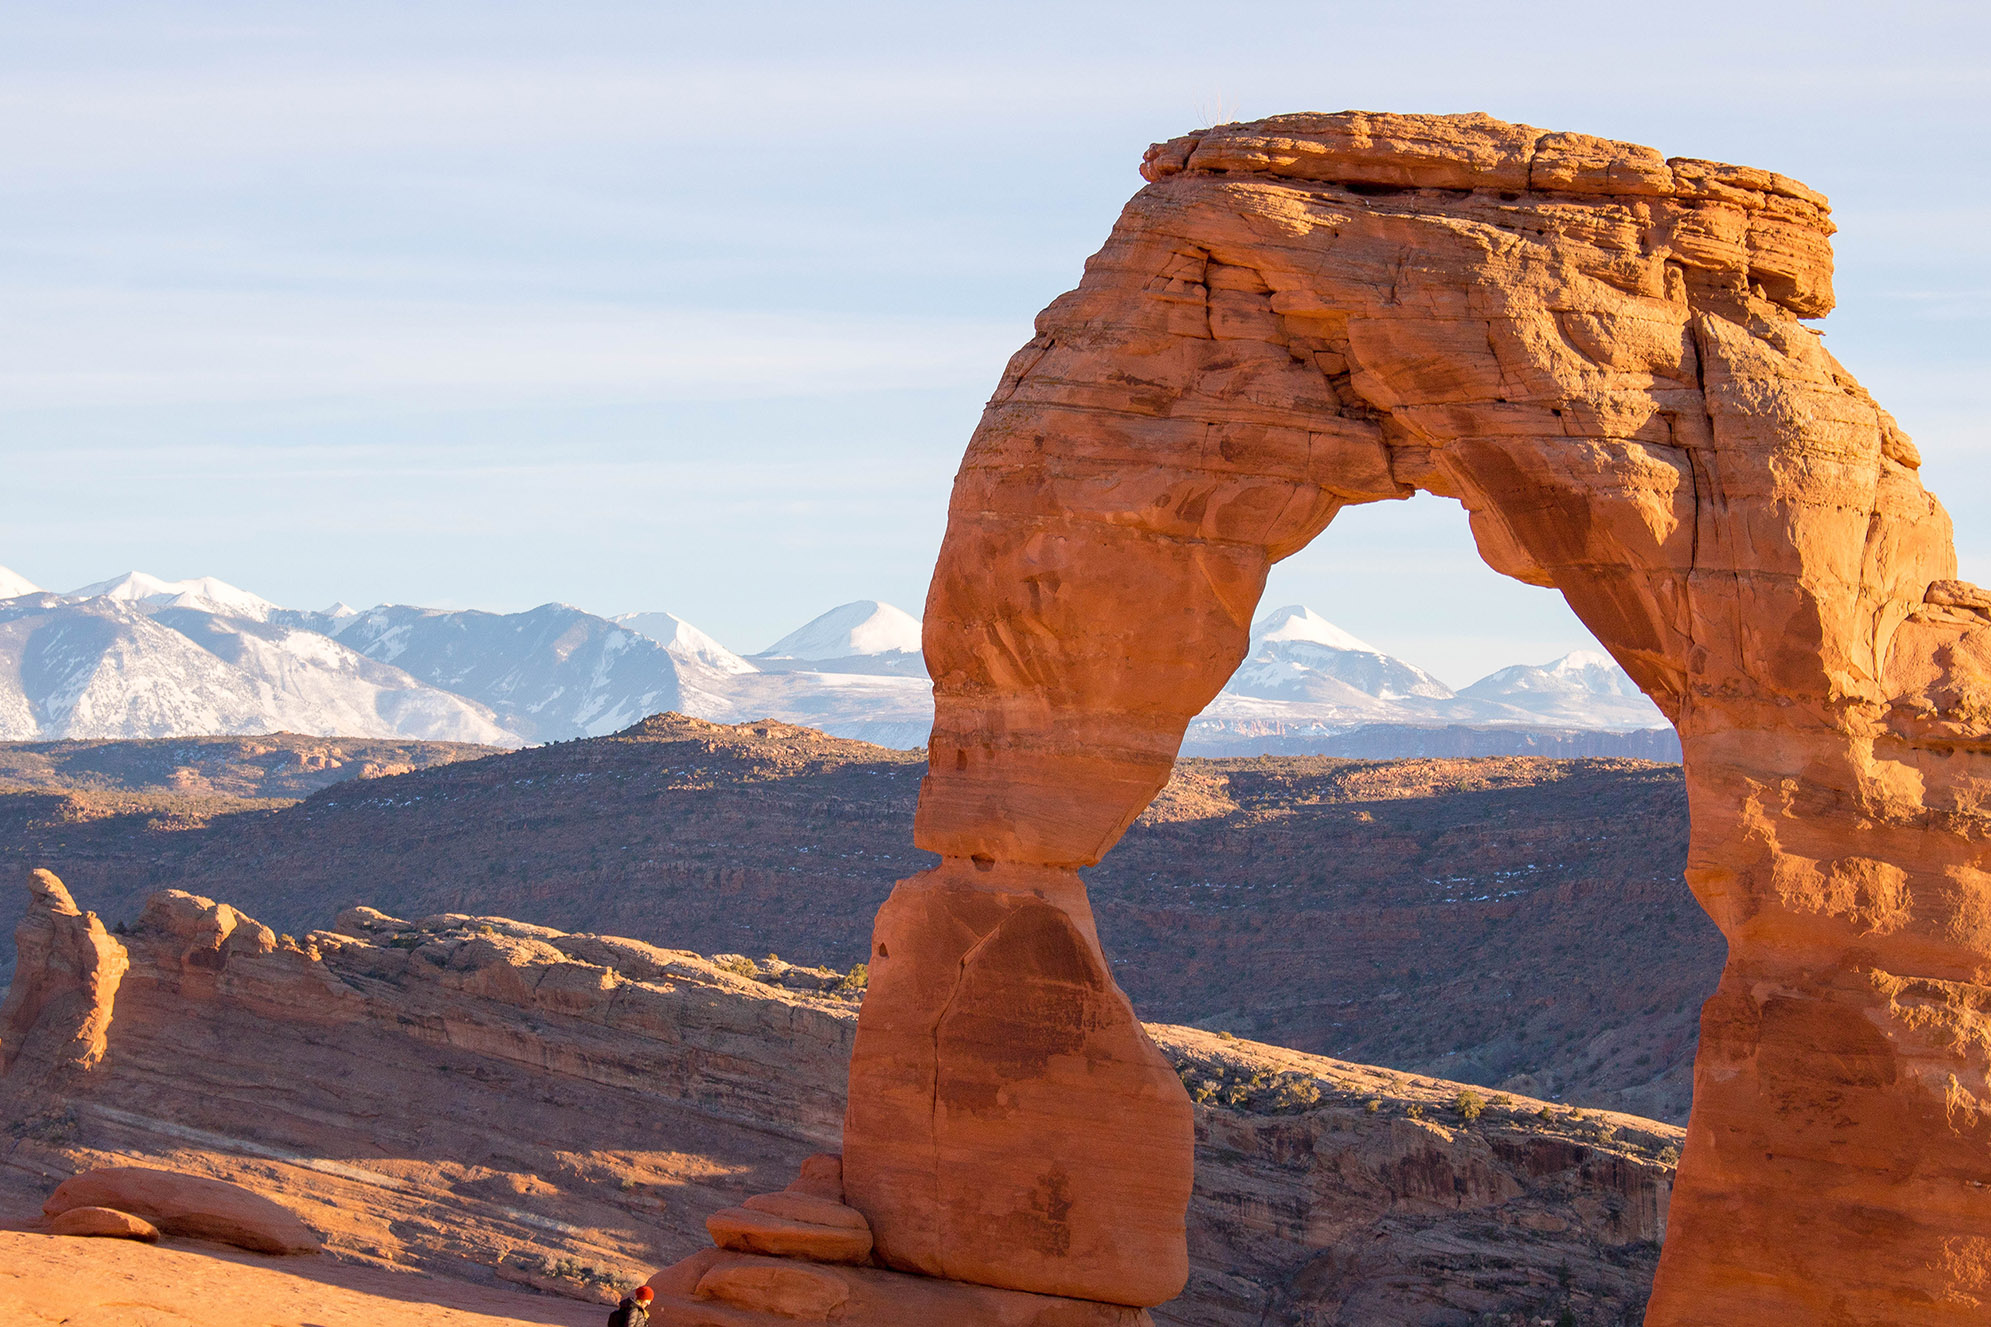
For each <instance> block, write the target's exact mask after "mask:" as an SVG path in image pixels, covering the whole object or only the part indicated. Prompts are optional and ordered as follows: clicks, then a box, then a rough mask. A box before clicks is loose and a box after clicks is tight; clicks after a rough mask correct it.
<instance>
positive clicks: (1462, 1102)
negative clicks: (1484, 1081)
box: [1452, 1088, 1486, 1124]
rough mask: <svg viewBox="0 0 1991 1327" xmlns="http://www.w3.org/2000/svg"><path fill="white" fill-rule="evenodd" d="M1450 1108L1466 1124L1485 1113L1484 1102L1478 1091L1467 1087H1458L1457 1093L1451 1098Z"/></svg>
mask: <svg viewBox="0 0 1991 1327" xmlns="http://www.w3.org/2000/svg"><path fill="white" fill-rule="evenodd" d="M1452 1109H1453V1110H1455V1111H1457V1112H1458V1113H1459V1118H1460V1119H1462V1120H1464V1121H1465V1122H1466V1123H1467V1124H1471V1123H1472V1122H1473V1121H1474V1120H1476V1119H1478V1118H1479V1117H1480V1116H1482V1115H1484V1114H1485V1113H1486V1102H1485V1101H1484V1100H1483V1099H1482V1098H1481V1097H1480V1095H1479V1093H1477V1092H1474V1091H1471V1090H1470V1089H1467V1088H1460V1089H1459V1095H1458V1096H1456V1097H1453V1098H1452Z"/></svg>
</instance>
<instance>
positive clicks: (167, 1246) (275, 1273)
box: [0, 1230, 608, 1327]
mask: <svg viewBox="0 0 1991 1327" xmlns="http://www.w3.org/2000/svg"><path fill="white" fill-rule="evenodd" d="M607 1316H608V1311H607V1310H606V1309H605V1308H599V1307H596V1306H593V1305H588V1304H582V1303H579V1302H576V1301H573V1300H565V1299H557V1298H553V1297H551V1296H545V1295H532V1294H524V1293H519V1292H515V1291H507V1290H495V1289H488V1288H485V1287H481V1286H472V1285H466V1284H464V1283H463V1282H460V1281H450V1280H445V1279H443V1278H441V1277H433V1276H417V1275H410V1274H408V1273H405V1272H389V1271H383V1270H381V1269H379V1268H374V1267H366V1266H363V1265H360V1264H357V1263H350V1262H340V1261H338V1260H337V1259H334V1258H327V1257H311V1258H272V1257H264V1256H261V1255H258V1254H253V1253H240V1252H237V1251H235V1250H232V1249H224V1248H220V1247H217V1246H215V1245H210V1244H196V1243H192V1242H190V1241H186V1240H171V1239H169V1240H164V1241H162V1242H161V1243H159V1244H158V1245H156V1246H155V1245H146V1244H138V1243H134V1242H132V1241H130V1240H118V1239H64V1238H60V1237H57V1236H53V1235H34V1234H27V1233H24V1232H20V1231H12V1230H0V1323H5V1324H6V1325H7V1327H56V1324H59V1323H68V1324H72V1325H74V1324H82V1323H99V1322H101V1323H106V1324H109V1323H117V1324H118V1327H499V1324H510V1323H517V1324H531V1325H532V1327H600V1324H601V1323H602V1321H603V1320H604V1319H606V1318H607Z"/></svg>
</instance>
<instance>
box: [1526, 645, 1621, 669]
mask: <svg viewBox="0 0 1991 1327" xmlns="http://www.w3.org/2000/svg"><path fill="white" fill-rule="evenodd" d="M1542 667H1543V668H1545V669H1547V670H1548V671H1549V672H1551V673H1564V674H1568V673H1586V672H1589V671H1590V670H1591V669H1593V668H1602V669H1605V670H1607V671H1609V672H1613V673H1615V672H1617V671H1618V661H1617V660H1616V659H1613V658H1612V657H1611V656H1610V655H1608V654H1605V653H1603V652H1601V651H1599V650H1571V651H1570V652H1569V653H1568V654H1565V655H1563V656H1562V658H1560V659H1556V660H1554V661H1552V662H1550V663H1545V664H1543V665H1542Z"/></svg>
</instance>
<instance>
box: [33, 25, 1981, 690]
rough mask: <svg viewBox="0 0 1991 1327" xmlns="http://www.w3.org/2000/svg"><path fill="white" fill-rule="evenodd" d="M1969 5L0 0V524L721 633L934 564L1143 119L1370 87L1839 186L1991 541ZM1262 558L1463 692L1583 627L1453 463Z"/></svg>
mask: <svg viewBox="0 0 1991 1327" xmlns="http://www.w3.org/2000/svg"><path fill="white" fill-rule="evenodd" d="M1979 8H1980V7H1979V6H1976V5H1962V4H1956V5H1933V4H1924V5H1917V4H1902V5H1893V6H1888V7H1882V6H1879V5H1833V4H1811V5H1798V4H1791V5H1752V4H1748V3H1725V4H1699V3H1684V4H1674V5H1669V6H1664V7H1660V8H1652V7H1631V6H1605V5H1595V4H1586V5H1575V4H1539V5H1527V4H1509V5H1503V6H1496V5H1485V4H1478V3H1475V4H1458V5H1452V4H1416V3H1403V4H1393V5H1379V4H1376V3H1374V2H1373V0H1370V3H1366V4H1360V5H1352V4H1350V5H1343V4H1316V5H1307V4H1296V3H1289V4H1279V5H1185V4H1171V3H1143V4H1138V5H1087V4H1082V3H1060V4H1045V5H1036V4H1004V5H1000V6H986V7H981V8H979V9H973V10H970V9H967V8H965V7H959V6H935V5H931V4H839V5H833V6H832V5H822V4H820V3H816V4H797V5H765V6H753V5H726V6H716V5H715V6H706V7H696V8H694V7H673V6H666V5H658V4H644V5H635V4H631V5H618V4H601V3H586V2H585V0H581V2H579V3H575V2H572V0H570V2H568V3H559V4H555V3H536V4H503V3H480V4H463V3H436V4H405V3H396V4H367V3H351V2H348V3H341V4H339V5H321V4H310V5H285V4H281V3H272V2H269V0H265V2H262V3H256V4H252V5H240V6H232V5H224V4H206V3H197V2H194V0H190V2H189V3H182V4H177V5H171V6H166V5H157V4H78V5H67V6H55V5H45V4H18V3H5V2H4V0H0V565H6V566H10V567H13V568H14V569H15V570H17V571H19V572H21V573H22V574H24V575H26V576H29V577H30V578H32V579H34V580H36V581H39V582H41V583H42V584H44V585H48V586H51V587H53V588H58V589H67V588H71V587H73V586H75V585H79V584H82V583H84V582H87V581H92V580H99V579H103V578H105V577H108V576H111V575H113V574H115V573H118V572H122V571H125V570H127V569H132V568H139V569H144V570H148V571H152V572H155V573H157V574H160V575H165V576H170V577H181V576H195V575H215V576H220V577H222V578H223V579H225V580H229V581H233V582H235V583H238V584H240V585H243V586H245V587H247V588H249V589H253V590H255V591H257V592H258V593H261V594H264V595H266V596H268V597H270V598H273V599H276V600H278V601H280V602H284V603H290V604H295V605H299V606H307V607H317V606H322V605H323V604H325V603H327V602H329V601H331V600H333V599H345V600H348V601H350V602H353V603H356V604H369V603H374V602H379V601H396V602H416V603H429V604H443V605H456V606H475V607H488V608H496V609H516V608H524V607H529V606H531V605H533V604H537V603H541V602H544V601H546V600H549V599H562V600H566V601H568V602H572V603H576V604H579V605H581V606H583V607H585V608H589V609H593V610H595V611H599V612H621V611H627V610H637V609H645V610H647V609H666V610H669V611H671V612H675V613H678V614H679V615H681V616H683V617H686V618H688V619H690V620H691V621H693V622H695V623H697V624H698V625H700V626H702V627H704V628H706V629H707V630H709V631H711V632H712V633H713V634H715V635H717V636H718V637H719V638H720V639H721V640H723V641H725V642H726V643H727V644H729V645H732V646H734V647H735V648H738V649H742V650H754V649H759V648H761V647H763V646H765V645H766V644H768V643H769V642H771V641H772V640H773V639H775V638H776V637H777V636H779V635H781V634H782V633H784V632H786V631H787V630H789V629H790V628H792V627H794V626H795V625H797V624H798V623H800V622H801V621H803V620H804V619H806V618H808V617H810V616H812V615H814V614H815V613H816V612H819V611H821V610H822V609H824V608H827V607H829V606H830V605H832V604H835V603H838V602H842V601H844V600H849V599H854V598H860V597H869V598H881V599H887V600H890V601H892V602H895V603H898V604H900V605H901V606H903V607H905V608H908V609H911V610H913V611H917V610H918V608H919V606H920V602H921V600H922V598H923V596H924V592H925V586H926V577H927V572H928V569H929V567H930V564H931V560H932V556H933V552H934V550H935V548H936V546H937V543H938V540H939V535H940V529H941V523H942V519H943V516H944V508H945V502H946V494H947V487H948V483H949V480H950V478H951V476H952V474H953V470H954V467H955V464H956V462H957V461H958V460H959V457H960V453H961V449H962V446H963V445H964V443H965V442H966V440H967V437H968V434H969V431H970V430H971V429H972V428H973V426H974V421H975V418H976V416H977V414H978V412H979V408H980V403H981V401H982V399H983V398H984V397H985V396H986V395H987V393H988V390H989V389H990V387H991V386H992V385H993V384H994V382H995V379H996V377H997V375H998V373H999V372H1000V370H1001V368H1002V364H1003V361H1004V360H1005V359H1006V358H1007V356H1008V354H1009V352H1010V351H1011V350H1013V349H1014V348H1015V347H1016V346H1017V345H1018V344H1020V343H1021V342H1022V341H1023V340H1024V339H1026V338H1027V337H1028V335H1029V326H1030V319H1031V317H1032V315H1033V314H1034V313H1035V312H1036V310H1037V309H1038V308H1040V307H1041V306H1042V305H1043V304H1045V303H1046V302H1047V301H1049V300H1050V299H1051V298H1052V297H1053V296H1055V295H1056V294H1058V293H1059V292H1060V291H1062V290H1064V289H1066V288H1068V287H1069V286H1070V285H1072V284H1073V283H1074V281H1075V280H1076V279H1077V276H1078V273H1079V268H1080V264H1081V263H1082V261H1083V260H1084V258H1085V256H1086V255H1087V254H1089V253H1091V252H1092V251H1093V250H1094V249H1095V248H1097V247H1098V245H1099V243H1100V241H1101V240H1102V239H1103V238H1104V237H1105V234H1106V232H1107V229H1108V227H1109V226H1110V225H1111V223H1112V220H1113V217H1114V215H1115V214H1116V212H1117V211H1118V209H1119V207H1120V205H1121V204H1122V203H1123V202H1124V201H1125V199H1126V198H1127V197H1128V196H1129V195H1130V194H1131V193H1132V192H1133V191H1134V190H1135V189H1136V188H1137V187H1138V186H1139V183H1140V181H1139V179H1138V177H1137V176H1136V174H1135V166H1136V165H1137V163H1138V162H1139V159H1140V154H1141V150H1142V149H1143V148H1144V147H1145V146H1146V145H1147V144H1148V143H1149V142H1150V141H1152V140H1154V139H1158V138H1165V137H1169V136H1171V135H1174V134H1177V133H1180V132H1182V131H1184V130H1186V129H1189V128H1194V127H1196V126H1197V125H1198V124H1201V123H1207V122H1210V121H1214V120H1219V119H1234V118H1244V117H1250V116H1257V115H1264V114H1271V113H1275V112H1279V111H1287V110H1303V109H1304V110H1339V109H1344V108H1347V107H1361V108H1367V109H1386V110H1407V111H1465V110H1484V111H1488V112H1490V113H1492V114H1495V115H1499V116H1502V117H1504V118H1507V119H1513V120H1522V121H1526V122H1529V123H1532V124H1537V125H1541V126H1544V127H1549V128H1563V129H1579V130H1584V131H1588V132H1593V133H1599V134H1605V135H1609V136H1613V137H1618V138H1625V139H1631V140H1634V141H1638V142H1643V143H1648V144H1651V145H1653V146H1655V147H1658V148H1659V149H1660V150H1662V151H1664V152H1666V153H1668V154H1670V155H1687V156H1704V157H1714V158H1719V159H1723V160H1728V161H1737V162H1746V163H1750V164H1755V165H1762V166H1768V167H1772V168H1774V169H1777V170H1780V171H1784V172H1786V173H1788V174H1791V175H1795V176H1797V177H1798V178H1800V179H1802V180H1804V181H1806V182H1807V183H1809V184H1811V185H1813V186H1815V187H1817V188H1819V189H1822V190H1824V191H1825V192H1826V193H1828V194H1829V195H1831V197H1832V200H1833V203H1834V205H1835V215H1836V218H1837V220H1838V222H1839V225H1840V227H1841V233H1840V235H1839V237H1838V241H1837V246H1838V253H1839V281H1838V286H1839V292H1840V310H1839V311H1838V312H1837V313H1835V314H1834V315H1833V316H1832V318H1831V319H1830V320H1828V322H1827V323H1826V324H1825V326H1826V328H1827V330H1828V331H1829V333H1830V336H1831V342H1830V344H1831V346H1832V348H1833V350H1834V351H1835V352H1836V353H1837V354H1838V355H1839V357H1840V358H1841V359H1842V360H1844V361H1845V362H1846V363H1847V364H1848V365H1849V367H1851V368H1852V369H1853V371H1854V372H1855V373H1857V374H1858V375H1859V376H1860V377H1861V378H1862V380H1863V381H1864V382H1865V383H1866V384H1867V385H1868V387H1869V388H1871V389H1872V390H1873V391H1874V392H1875V394H1876V395H1877V396H1878V397H1879V398H1880V399H1881V401H1882V402H1883V403H1884V404H1885V405H1886V406H1887V407H1888V408H1889V409H1891V410H1892V411H1893V412H1894V413H1895V414H1896V415H1897V416H1898V417H1899V418H1900V420H1901V421H1902V424H1903V426H1904V427H1905V428H1906V429H1907V430H1908V431H1909V432H1910V433H1911V434H1913V435H1914V436H1915V437H1916V439H1917V441H1918V443H1919V444H1920V446H1921V448H1922V451H1923V454H1924V456H1925V457H1926V458H1927V465H1926V468H1925V471H1924V474H1925V477H1926V478H1927V480H1928V482H1929V483H1930V485H1931V486H1932V487H1934V488H1935V489H1936V490H1937V492H1938V493H1939V494H1940V495H1941V496H1942V497H1943V498H1944V499H1945V501H1946V502H1947V504H1948V505H1949V507H1950V509H1951V511H1952V512H1953V513H1955V515H1956V517H1957V522H1958V533H1959V543H1960V546H1961V550H1962V554H1963V559H1964V572H1965V574H1966V575H1968V576H1972V577H1973V578H1975V579H1979V580H1991V510H1987V504H1986V503H1985V502H1984V501H1983V498H1984V496H1985V495H1986V494H1987V492H1991V429H1987V427H1986V425H1985V423H1984V420H1983V415H1982V413H1981V411H1980V409H1979V408H1978V402H1977V400H1976V397H1977V395H1978V389H1979V388H1980V387H1981V386H1982V385H1983V384H1985V383H1986V382H1987V381H1988V380H1991V375H1987V372H1986V370H1987V366H1988V365H1991V336H1987V313H1986V302H1985V297H1986V294H1987V291H1991V225H1987V221H1991V216H1987V211H1991V182H1988V181H1991V171H1987V169H1986V167H1987V162H1986V155H1987V154H1986V150H1985V146H1984V144H1985V143H1986V142H1987V141H1991V105H1988V104H1987V103H1991V95H1987V90H1991V77H1987V73H1991V61H1987V57H1986V55H1985V50H1986V44H1987V39H1991V23H1987V21H1986V19H1985V18H1984V17H1983V16H1982V15H1981V13H1980V12H1979ZM1883 9H1885V12H1883ZM1268 600H1269V602H1270V603H1282V602H1288V601H1293V600H1300V601H1304V602H1307V603H1309V604H1311V605H1313V606H1314V607H1315V608H1317V609H1318V610H1320V611H1321V612H1322V613H1324V614H1326V615H1327V616H1328V617H1330V618H1331V619H1333V620H1335V621H1336V622H1338V623H1340V624H1341V625H1342V626H1344V627H1346V628H1347V629H1348V630H1350V631H1352V632H1354V633H1355V634H1357V635H1359V636H1362V637H1364V638H1366V639H1368V640H1370V641H1372V642H1374V643H1376V644H1377V645H1379V646H1381V647H1383V648H1385V649H1388V650H1391V651H1392V652H1394V653H1397V654H1400V655H1402V656H1404V657H1406V658H1409V659H1411V660H1412V661H1414V662H1417V663H1420V664H1422V665H1424V666H1425V667H1428V668H1430V669H1432V670H1433V671H1434V672H1436V673H1438V675H1440V676H1441V677H1443V678H1445V679H1446V680H1447V681H1449V682H1452V683H1454V684H1455V685H1459V684H1463V683H1465V682H1468V681H1470V680H1472V679H1473V678H1474V677H1476V676H1478V675H1480V674H1481V673H1483V672H1486V671H1488V670H1490V669H1492V668H1494V667H1497V666H1500V665H1503V664H1506V663H1512V662H1517V661H1528V662H1539V661H1541V660H1544V659H1547V658H1549V657H1552V656H1554V655H1556V654H1559V653H1562V652H1563V651H1565V650H1567V649H1570V648H1575V647H1578V646H1581V645H1584V644H1586V643H1587V637H1585V635H1584V634H1583V631H1582V628H1581V627H1580V626H1579V625H1578V624H1577V623H1576V622H1575V620H1574V619H1573V618H1572V617H1571V616H1570V615H1569V614H1568V612H1567V610H1566V609H1564V608H1563V607H1562V605H1561V603H1560V600H1559V599H1558V598H1557V597H1556V596H1554V595H1553V594H1551V593H1549V592H1547V591H1540V590H1532V589H1529V588H1528V587H1525V586H1520V585H1517V584H1514V583H1513V582H1508V581H1503V580H1501V579H1500V578H1498V577H1496V576H1494V575H1493V573H1491V572H1490V571H1487V570H1486V569H1485V568H1484V567H1483V566H1481V565H1480V564H1479V562H1478V561H1477V559H1476V557H1475V556H1474V554H1473V552H1472V549H1471V545H1470V542H1469V540H1468V539H1467V537H1466V533H1465V525H1464V521H1463V520H1462V519H1461V518H1460V516H1459V514H1458V512H1457V511H1456V510H1455V509H1452V508H1450V507H1449V504H1445V503H1441V502H1438V501H1436V500H1429V499H1426V500H1420V501H1418V502H1414V503H1410V504H1388V505H1385V506H1377V507H1370V508H1365V509H1361V510H1359V511H1356V512H1354V513H1351V514H1349V515H1347V516H1344V517H1343V518H1342V519H1341V520H1340V521H1339V522H1337V523H1336V525H1335V527H1334V528H1333V529H1332V530H1330V531H1329V533H1328V534H1327V535H1326V536H1324V537H1323V539H1322V540H1321V541H1320V542H1319V543H1318V544H1317V545H1316V546H1315V547H1314V548H1312V549H1309V550H1308V551H1306V552H1305V553H1303V554H1301V555H1299V556H1298V557H1296V558H1294V559H1292V560H1291V561H1290V562H1289V563H1287V564H1285V565H1284V566H1282V567H1281V568H1280V569H1279V570H1278V572H1276V573H1275V578H1274V582H1273V585H1272V588H1271V589H1270V590H1269V591H1268Z"/></svg>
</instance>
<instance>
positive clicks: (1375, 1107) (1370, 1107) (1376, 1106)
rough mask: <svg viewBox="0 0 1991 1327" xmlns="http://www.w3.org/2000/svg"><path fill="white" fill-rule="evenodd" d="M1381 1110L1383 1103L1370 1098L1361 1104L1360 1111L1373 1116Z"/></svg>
mask: <svg viewBox="0 0 1991 1327" xmlns="http://www.w3.org/2000/svg"><path fill="white" fill-rule="evenodd" d="M1382 1108H1383V1103H1382V1102H1381V1101H1380V1100H1378V1099H1377V1098H1375V1097H1370V1098H1369V1099H1368V1100H1367V1101H1366V1102H1364V1103H1363V1104H1362V1109H1363V1110H1366V1111H1368V1112H1369V1114H1371V1115H1374V1114H1375V1113H1376V1112H1377V1111H1379V1110H1381V1109H1382Z"/></svg>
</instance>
